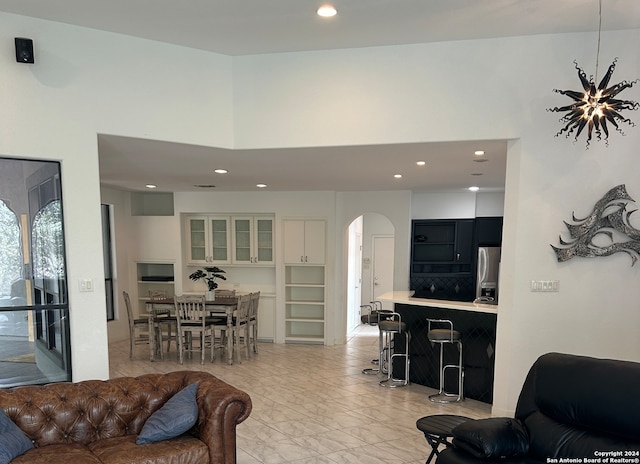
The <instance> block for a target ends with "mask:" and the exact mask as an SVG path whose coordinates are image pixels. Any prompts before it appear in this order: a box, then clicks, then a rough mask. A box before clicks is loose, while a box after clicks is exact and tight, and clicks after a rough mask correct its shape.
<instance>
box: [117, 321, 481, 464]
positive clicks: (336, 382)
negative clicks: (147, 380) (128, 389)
mask: <svg viewBox="0 0 640 464" xmlns="http://www.w3.org/2000/svg"><path fill="white" fill-rule="evenodd" d="M377 344H378V331H377V329H376V328H375V327H369V326H362V327H361V328H359V329H358V330H356V331H355V332H354V333H353V334H351V335H350V336H349V339H348V342H347V343H346V344H345V345H337V346H322V345H297V344H286V345H282V344H272V343H260V344H259V345H258V351H259V353H258V354H257V355H255V356H252V357H251V359H250V360H243V362H242V364H234V365H232V366H229V365H228V364H226V363H225V362H221V360H220V359H219V358H218V359H216V361H215V362H214V363H205V365H204V367H203V366H202V365H201V364H200V363H199V360H196V359H195V357H194V359H191V360H189V359H187V360H185V362H184V364H183V365H182V366H181V365H180V364H178V362H177V357H176V353H175V351H173V350H172V352H171V353H169V355H168V356H165V359H164V360H163V361H155V362H150V361H149V359H148V349H147V347H146V346H144V345H139V346H137V347H136V350H137V351H136V356H135V358H134V360H129V351H128V350H129V345H128V342H119V343H114V344H112V346H111V347H110V363H111V364H110V365H111V368H110V374H111V377H119V376H129V375H132V376H135V375H140V374H144V373H149V372H171V371H175V370H181V369H188V370H206V371H208V372H211V373H212V374H214V375H215V376H217V377H219V378H221V379H223V380H224V381H226V382H227V383H230V384H232V385H234V386H236V387H238V388H240V389H242V390H244V391H246V392H247V393H249V395H250V396H251V399H252V401H253V410H252V412H251V415H250V416H249V418H248V419H247V420H246V421H245V422H243V423H241V424H240V425H239V426H238V429H237V436H238V442H237V448H238V464H258V463H264V464H280V463H296V464H336V463H338V464H356V463H362V464H377V463H380V464H423V463H424V462H425V460H426V458H427V456H428V454H429V447H428V445H427V443H426V441H425V439H424V435H423V434H422V433H421V432H420V431H418V430H417V429H416V426H415V423H416V420H417V419H419V418H420V417H422V416H426V415H429V414H460V415H464V416H469V417H474V418H483V417H489V416H490V412H491V407H490V405H488V404H485V403H481V402H478V401H474V400H465V401H464V402H462V403H459V404H449V405H440V404H434V403H431V402H429V401H428V400H427V395H429V394H430V393H433V392H434V390H432V389H430V388H427V387H423V386H421V385H409V386H408V387H403V388H384V387H380V386H379V385H378V379H377V377H376V376H374V375H365V374H362V373H361V371H362V368H364V367H371V364H370V361H371V359H372V358H374V357H376V356H375V351H376V350H377Z"/></svg>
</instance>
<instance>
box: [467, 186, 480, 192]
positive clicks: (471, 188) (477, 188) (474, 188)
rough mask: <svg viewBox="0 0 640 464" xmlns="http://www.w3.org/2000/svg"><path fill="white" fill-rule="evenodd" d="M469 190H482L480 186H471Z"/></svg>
mask: <svg viewBox="0 0 640 464" xmlns="http://www.w3.org/2000/svg"><path fill="white" fill-rule="evenodd" d="M469 190H471V191H472V192H477V191H478V190H480V187H475V186H474V187H469Z"/></svg>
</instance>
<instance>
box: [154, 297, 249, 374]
mask: <svg viewBox="0 0 640 464" xmlns="http://www.w3.org/2000/svg"><path fill="white" fill-rule="evenodd" d="M204 304H205V310H206V311H207V312H208V313H209V314H210V315H226V317H227V362H228V363H229V364H233V337H232V336H231V334H232V333H233V316H234V313H235V311H236V309H237V306H238V299H237V298H224V299H217V300H205V303H204ZM146 308H147V313H148V316H149V349H150V359H151V361H155V357H156V340H155V337H156V324H157V323H158V322H162V318H161V317H159V316H167V315H169V316H175V300H174V299H173V298H164V299H159V300H148V301H147V302H146ZM176 330H177V329H176ZM160 350H162V346H160Z"/></svg>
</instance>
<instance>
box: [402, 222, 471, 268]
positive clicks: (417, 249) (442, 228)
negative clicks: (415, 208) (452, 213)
mask: <svg viewBox="0 0 640 464" xmlns="http://www.w3.org/2000/svg"><path fill="white" fill-rule="evenodd" d="M473 236H474V220H473V219H455V220H414V221H413V223H412V240H411V273H412V274H450V273H469V272H471V265H472V262H473Z"/></svg>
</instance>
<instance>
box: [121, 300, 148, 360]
mask: <svg viewBox="0 0 640 464" xmlns="http://www.w3.org/2000/svg"><path fill="white" fill-rule="evenodd" d="M122 296H123V298H124V305H125V307H126V308H127V318H128V319H129V359H133V352H134V349H135V345H146V344H148V343H149V318H147V317H145V318H139V319H136V318H135V316H134V315H133V308H132V307H131V299H130V298H129V294H128V293H127V292H124V291H123V292H122Z"/></svg>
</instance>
